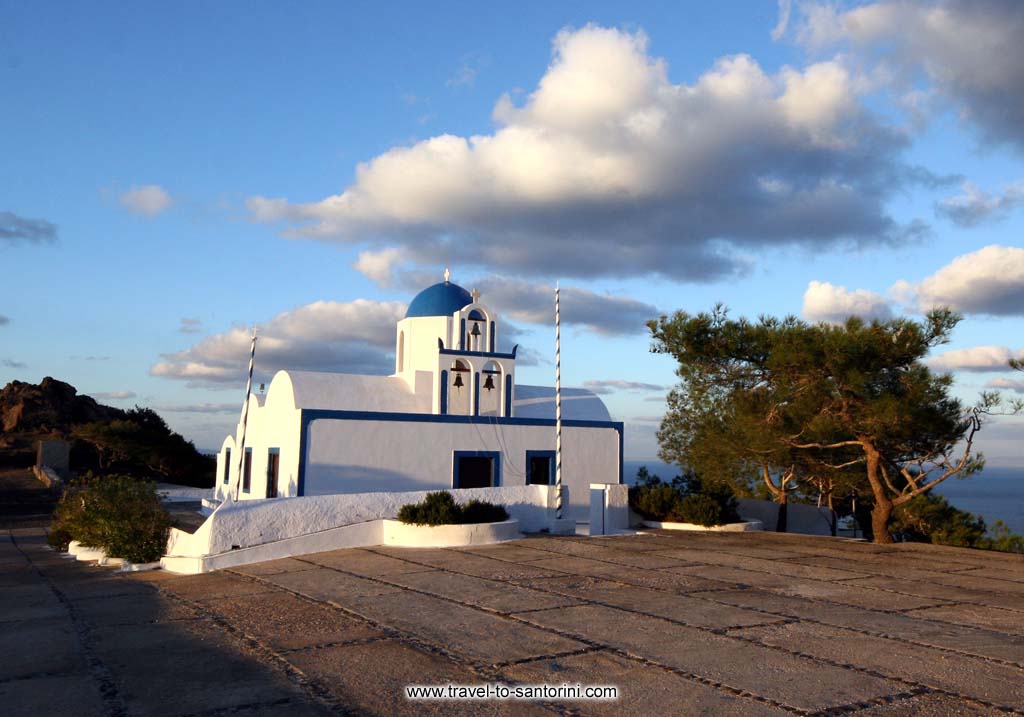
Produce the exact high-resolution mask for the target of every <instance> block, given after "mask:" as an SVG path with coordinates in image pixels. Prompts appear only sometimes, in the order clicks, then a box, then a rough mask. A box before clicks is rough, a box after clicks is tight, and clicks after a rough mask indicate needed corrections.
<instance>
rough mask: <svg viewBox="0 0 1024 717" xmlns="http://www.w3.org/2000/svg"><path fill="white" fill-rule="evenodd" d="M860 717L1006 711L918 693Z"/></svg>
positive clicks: (984, 716) (991, 716)
mask: <svg viewBox="0 0 1024 717" xmlns="http://www.w3.org/2000/svg"><path fill="white" fill-rule="evenodd" d="M856 714H857V716H858V717H951V715H956V717H997V715H998V717H1005V715H1006V712H1004V711H1003V710H1000V709H996V708H992V707H984V706H982V705H978V704H974V703H972V702H969V701H967V700H962V699H958V698H956V697H950V696H949V695H935V694H932V695H916V696H914V697H911V698H909V699H905V700H898V701H895V702H892V703H889V704H883V705H876V706H874V707H869V708H868V709H864V710H860V711H859V712H857V713H856Z"/></svg>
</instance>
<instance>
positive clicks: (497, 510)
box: [461, 500, 508, 523]
mask: <svg viewBox="0 0 1024 717" xmlns="http://www.w3.org/2000/svg"><path fill="white" fill-rule="evenodd" d="M504 520H508V511H507V510H505V507H504V506H501V505H495V504H494V503H488V502H487V501H485V500H471V501H469V502H468V503H466V504H465V505H464V506H462V521H461V522H463V523H500V522H502V521H504Z"/></svg>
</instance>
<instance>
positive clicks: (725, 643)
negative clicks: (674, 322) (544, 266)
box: [0, 529, 1024, 717]
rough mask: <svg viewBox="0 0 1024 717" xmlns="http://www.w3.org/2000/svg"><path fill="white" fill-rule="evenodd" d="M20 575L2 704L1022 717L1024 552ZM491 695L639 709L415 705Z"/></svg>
mask: <svg viewBox="0 0 1024 717" xmlns="http://www.w3.org/2000/svg"><path fill="white" fill-rule="evenodd" d="M0 581H2V582H0V584H2V585H3V586H4V587H3V589H2V590H0V635H2V638H0V642H2V643H3V644H2V645H0V648H2V650H3V654H4V655H5V659H4V660H2V661H0V704H3V705H4V714H14V715H16V714H39V713H40V712H41V711H45V712H46V713H48V714H168V715H197V714H222V713H223V714H227V713H230V714H246V715H248V714H279V713H280V714H388V715H389V714H473V715H476V714H514V715H520V714H525V715H532V714H538V715H539V714H572V715H630V714H634V715H644V717H649V715H652V714H686V715H689V714H715V715H718V714H728V715H784V714H791V715H814V714H821V715H825V714H828V715H858V717H868V716H873V715H892V716H896V715H907V716H909V715H954V714H956V715H1005V714H1019V715H1024V557H1021V556H1011V555H1005V554H998V553H987V552H980V551H969V550H957V549H949V548H939V547H935V546H925V545H897V546H891V547H881V546H874V545H869V544H865V543H858V542H850V541H842V540H836V539H829V538H814V537H807V536H795V535H779V534H775V533H735V534H722V533H719V534H698V533H677V532H671V533H670V532H667V531H665V532H658V531H655V532H652V533H650V534H645V535H636V536H616V537H604V538H586V537H581V536H564V537H552V536H547V537H534V538H527V539H524V540H519V541H514V542H511V543H503V544H500V545H494V546H481V547H476V548H461V549H454V548H453V549H410V548H394V547H388V548H369V549H356V550H339V551H333V552H330V553H320V554H315V555H309V556H304V557H302V558H288V559H284V560H279V561H273V562H267V563H260V564H256V565H250V566H244V567H239V568H236V569H232V570H225V571H220V572H217V573H213V574H208V575H196V576H176V575H172V574H168V573H163V572H159V571H158V572H152V573H140V574H134V575H119V574H114V573H113V572H112V571H110V570H106V569H103V568H98V567H94V566H89V565H85V564H82V563H75V562H74V561H71V560H67V559H64V558H61V557H60V556H58V555H56V554H55V553H53V552H52V551H50V550H48V549H47V548H46V547H45V541H44V539H43V534H42V531H41V530H39V529H21V530H9V531H6V532H5V533H0ZM485 682H490V683H494V682H501V683H506V684H538V683H549V684H563V683H569V684H576V683H582V684H610V685H616V686H618V688H619V690H620V697H619V699H618V700H617V701H616V702H585V701H552V702H546V703H536V702H497V701H492V702H464V703H455V702H418V703H410V702H407V701H406V700H405V697H404V692H403V687H404V686H405V685H408V684H445V683H456V684H481V683H485ZM51 695H52V701H49V702H48V700H49V699H50V696H51Z"/></svg>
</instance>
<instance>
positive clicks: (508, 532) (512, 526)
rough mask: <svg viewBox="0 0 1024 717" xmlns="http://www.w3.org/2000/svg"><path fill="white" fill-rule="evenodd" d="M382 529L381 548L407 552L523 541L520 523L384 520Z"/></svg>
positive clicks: (507, 521)
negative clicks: (436, 522) (394, 548)
mask: <svg viewBox="0 0 1024 717" xmlns="http://www.w3.org/2000/svg"><path fill="white" fill-rule="evenodd" d="M381 529H382V531H381V544H382V545H397V546H402V547H406V548H451V547H457V546H459V545H489V544H491V543H501V542H504V541H506V540H515V539H516V538H518V537H520V534H519V521H518V520H506V521H503V522H501V523H477V524H469V525H409V524H408V523H403V522H402V521H400V520H382V521H381Z"/></svg>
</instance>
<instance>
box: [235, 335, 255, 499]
mask: <svg viewBox="0 0 1024 717" xmlns="http://www.w3.org/2000/svg"><path fill="white" fill-rule="evenodd" d="M255 364H256V327H255V326H254V327H253V329H252V344H251V345H250V346H249V378H248V380H247V381H246V382H245V403H244V404H243V407H242V441H241V444H240V447H239V449H238V475H237V476H236V477H235V500H236V501H237V500H238V489H239V487H240V486H241V485H242V468H243V466H244V465H245V427H246V426H247V425H248V423H249V396H250V395H251V394H252V369H253V366H255Z"/></svg>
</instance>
